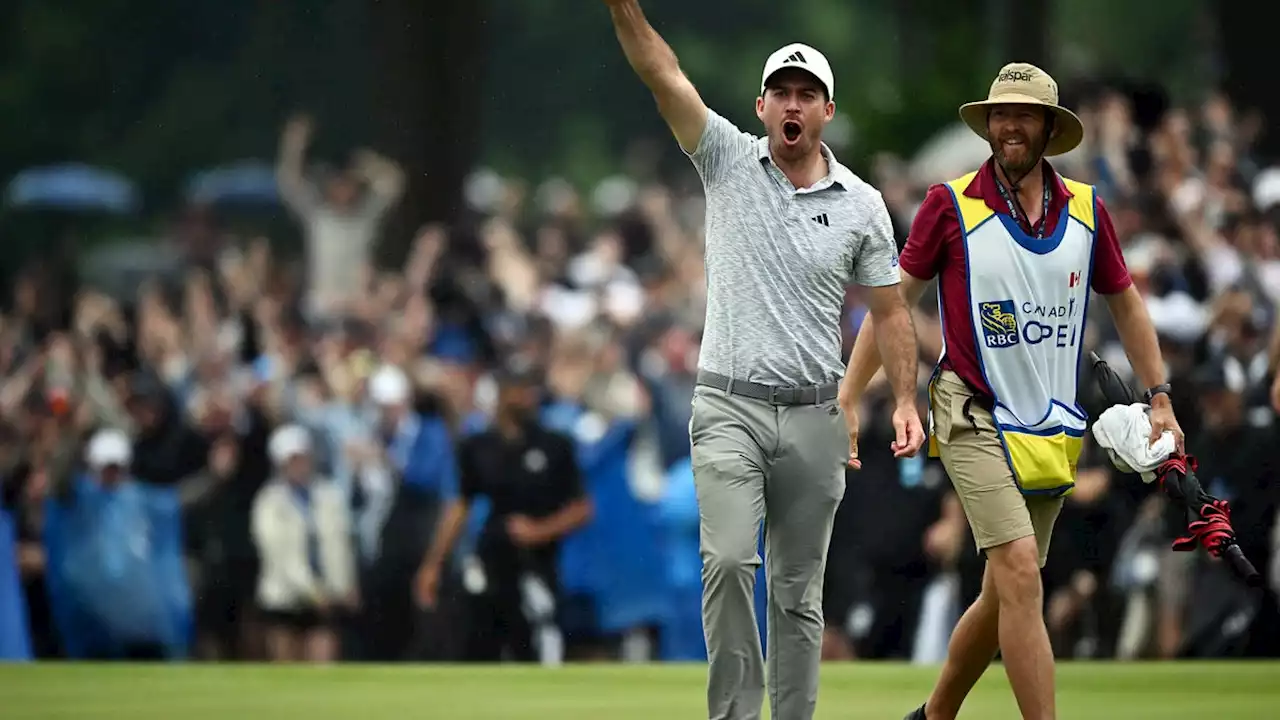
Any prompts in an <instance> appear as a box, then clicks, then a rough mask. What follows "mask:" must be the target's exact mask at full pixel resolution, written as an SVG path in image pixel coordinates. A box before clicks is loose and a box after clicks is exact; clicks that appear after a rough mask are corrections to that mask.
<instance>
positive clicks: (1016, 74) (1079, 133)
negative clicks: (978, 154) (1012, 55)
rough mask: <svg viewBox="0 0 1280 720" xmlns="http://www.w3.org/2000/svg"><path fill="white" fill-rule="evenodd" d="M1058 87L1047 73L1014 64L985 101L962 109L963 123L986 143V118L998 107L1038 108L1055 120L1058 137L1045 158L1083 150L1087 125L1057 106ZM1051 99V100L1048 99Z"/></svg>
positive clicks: (1051, 141) (1051, 142) (1047, 146)
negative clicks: (1050, 113)
mask: <svg viewBox="0 0 1280 720" xmlns="http://www.w3.org/2000/svg"><path fill="white" fill-rule="evenodd" d="M1057 97H1058V86H1057V84H1056V83H1054V81H1053V78H1051V77H1050V76H1049V75H1048V73H1045V72H1044V71H1042V70H1040V69H1039V68H1036V67H1034V66H1031V65H1025V64H1022V63H1012V64H1010V65H1006V66H1005V67H1003V68H1001V70H1000V73H999V75H997V76H996V79H995V82H993V83H992V84H991V91H990V92H989V93H988V95H987V99H986V100H979V101H978V102H971V103H965V104H964V105H961V106H960V119H961V120H963V121H964V123H965V125H968V126H969V129H970V130H973V131H974V132H975V133H977V134H978V136H979V137H981V138H982V139H984V140H987V139H988V137H987V115H988V114H989V113H990V112H991V108H992V107H993V106H996V105H1035V106H1039V107H1043V108H1045V109H1047V110H1049V111H1050V112H1052V113H1053V114H1054V116H1055V121H1054V127H1055V129H1056V130H1057V134H1056V135H1054V136H1053V137H1052V138H1050V139H1049V142H1048V144H1047V145H1046V146H1045V150H1044V154H1045V156H1046V157H1047V156H1053V155H1062V154H1064V153H1068V152H1071V151H1072V150H1074V149H1076V148H1077V147H1079V146H1080V143H1081V142H1082V141H1083V140H1084V124H1083V123H1081V122H1080V118H1079V117H1077V116H1076V114H1075V113H1073V112H1071V111H1070V110H1068V109H1066V108H1064V107H1062V106H1061V105H1059V104H1058V103H1057ZM1047 98H1052V99H1047Z"/></svg>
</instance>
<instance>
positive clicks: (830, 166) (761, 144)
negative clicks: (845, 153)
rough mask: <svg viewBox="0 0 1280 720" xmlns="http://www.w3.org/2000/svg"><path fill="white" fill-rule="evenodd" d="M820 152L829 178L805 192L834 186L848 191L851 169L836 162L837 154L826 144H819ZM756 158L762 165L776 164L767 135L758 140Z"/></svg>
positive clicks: (823, 179)
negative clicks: (770, 152)
mask: <svg viewBox="0 0 1280 720" xmlns="http://www.w3.org/2000/svg"><path fill="white" fill-rule="evenodd" d="M818 150H819V152H821V153H822V156H823V157H825V158H826V159H827V176H826V177H824V178H822V179H821V180H819V181H818V182H816V183H814V184H813V186H812V187H809V188H807V189H805V192H814V191H816V190H823V189H825V188H827V187H832V186H838V187H839V188H840V189H841V190H848V189H849V188H850V187H851V185H852V183H851V182H850V181H851V180H852V175H853V173H851V172H850V171H849V168H846V167H845V166H844V165H841V164H840V161H839V160H836V154H835V153H833V152H831V148H830V147H829V146H828V145H827V144H826V143H824V142H819V143H818ZM756 157H758V158H759V159H760V162H761V163H762V164H769V165H772V164H774V163H773V156H772V155H770V154H769V137H768V136H767V135H766V136H765V137H762V138H760V139H758V140H756ZM775 167H776V165H775Z"/></svg>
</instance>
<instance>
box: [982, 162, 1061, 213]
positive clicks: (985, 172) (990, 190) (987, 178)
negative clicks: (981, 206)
mask: <svg viewBox="0 0 1280 720" xmlns="http://www.w3.org/2000/svg"><path fill="white" fill-rule="evenodd" d="M1044 165H1045V167H1046V168H1048V170H1049V174H1050V175H1051V176H1052V177H1053V185H1052V187H1051V188H1050V189H1051V190H1052V193H1053V194H1052V196H1051V198H1052V199H1051V202H1052V203H1053V205H1055V206H1062V205H1066V204H1067V202H1068V201H1069V200H1070V199H1071V198H1072V197H1074V195H1072V193H1071V191H1070V190H1069V189H1067V184H1066V183H1064V182H1062V176H1061V175H1059V174H1058V172H1057V171H1056V170H1054V169H1053V166H1052V165H1050V164H1049V161H1048V160H1045V161H1044ZM964 195H965V197H971V198H974V199H975V200H984V201H986V203H987V207H989V208H991V209H992V210H995V211H996V212H1001V213H1008V212H1009V205H1008V203H1006V202H1005V201H1004V198H1002V197H1001V196H1000V189H999V188H998V187H997V186H996V160H995V158H994V157H992V158H989V159H988V160H987V161H986V162H985V163H983V164H982V167H980V168H978V174H977V175H975V176H974V177H973V180H970V181H969V185H968V187H966V188H965V189H964Z"/></svg>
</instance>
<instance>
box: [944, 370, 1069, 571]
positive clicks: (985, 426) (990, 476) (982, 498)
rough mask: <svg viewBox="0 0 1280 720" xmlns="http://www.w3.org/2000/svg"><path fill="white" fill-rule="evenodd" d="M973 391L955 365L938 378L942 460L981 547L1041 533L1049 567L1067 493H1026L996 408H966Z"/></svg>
mask: <svg viewBox="0 0 1280 720" xmlns="http://www.w3.org/2000/svg"><path fill="white" fill-rule="evenodd" d="M972 397H973V392H972V391H971V390H970V389H969V387H968V386H967V385H965V384H964V381H962V380H961V379H960V377H959V376H958V375H956V374H955V373H953V372H951V371H947V370H944V371H943V372H941V373H940V374H939V376H938V378H937V380H935V381H934V385H933V404H932V409H933V432H934V435H935V436H936V439H937V442H938V454H939V455H940V456H941V458H942V466H943V467H944V468H946V470H947V475H948V476H950V478H951V484H952V485H953V486H954V487H955V489H956V496H957V497H959V499H960V505H961V506H962V507H964V514H965V516H966V517H968V519H969V529H970V530H971V531H972V532H973V539H974V541H975V542H976V543H977V545H978V549H979V550H986V549H988V548H993V547H997V546H999V545H1004V544H1006V543H1010V542H1013V541H1014V540H1018V539H1020V538H1024V537H1029V536H1035V539H1036V546H1037V548H1039V551H1040V567H1044V563H1045V559H1046V558H1047V557H1048V556H1049V538H1050V536H1051V535H1052V534H1053V524H1054V522H1055V521H1056V520H1057V519H1058V512H1059V511H1060V510H1061V509H1062V502H1063V499H1062V498H1061V497H1056V498H1047V497H1036V496H1034V495H1033V496H1027V495H1023V494H1022V491H1021V490H1019V489H1018V486H1017V484H1016V483H1015V482H1014V480H1013V470H1012V469H1011V468H1010V467H1009V461H1008V459H1007V458H1006V457H1005V453H1004V445H1002V444H1001V443H1000V438H999V436H998V435H997V434H996V427H995V421H994V420H993V419H992V417H991V413H990V412H989V411H987V410H985V409H983V408H981V407H979V406H978V404H977V403H976V402H970V403H968V406H969V407H968V408H967V409H966V408H965V405H966V402H965V401H966V400H969V399H971V398H972ZM966 410H967V414H966Z"/></svg>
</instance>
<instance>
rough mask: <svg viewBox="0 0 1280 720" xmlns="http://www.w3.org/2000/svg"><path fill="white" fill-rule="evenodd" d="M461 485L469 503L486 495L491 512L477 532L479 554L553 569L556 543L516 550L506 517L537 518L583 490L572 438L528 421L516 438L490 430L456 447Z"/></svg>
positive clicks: (493, 562) (492, 563) (490, 562)
mask: <svg viewBox="0 0 1280 720" xmlns="http://www.w3.org/2000/svg"><path fill="white" fill-rule="evenodd" d="M458 466H459V471H460V473H459V474H460V478H459V485H460V491H461V493H462V496H463V498H465V499H466V500H467V501H468V502H472V501H474V500H475V499H476V498H477V497H482V496H483V497H485V498H488V500H489V502H490V510H489V517H488V520H487V522H486V523H485V526H484V529H483V530H482V531H481V535H480V541H479V547H478V548H477V550H478V553H479V555H480V557H481V558H482V559H483V561H484V562H485V564H486V565H487V566H489V567H491V568H493V567H496V566H498V565H502V566H505V567H512V568H515V567H525V566H527V565H529V564H531V563H532V564H533V565H534V566H535V567H536V568H537V569H538V570H546V571H549V572H550V571H553V569H554V567H555V558H556V550H557V545H558V544H557V543H550V544H548V545H543V546H540V547H536V548H528V549H524V550H522V549H520V548H517V547H516V545H515V544H514V543H513V542H512V541H511V538H510V536H509V535H508V534H507V529H506V523H507V519H508V518H510V517H511V516H513V515H527V516H529V517H531V518H534V519H541V518H545V517H548V516H550V515H553V514H555V513H556V512H559V511H560V510H561V509H563V508H564V507H566V506H567V505H568V504H569V503H571V502H573V501H574V500H578V499H580V498H582V497H584V496H585V495H586V492H585V489H584V487H583V481H582V474H581V471H580V469H579V467H578V462H577V457H576V455H575V450H574V443H573V440H572V439H570V438H569V437H567V436H565V435H563V434H561V433H558V432H553V431H551V430H548V429H546V428H543V427H541V426H538V425H536V424H531V425H529V426H528V427H527V428H526V429H525V431H524V432H523V433H522V434H521V435H520V436H519V437H517V438H507V437H505V436H503V435H502V434H501V433H500V432H498V431H497V430H496V429H490V430H487V431H485V432H483V433H479V434H476V435H473V436H471V437H468V438H467V439H465V440H463V441H462V443H461V444H460V445H459V448H458Z"/></svg>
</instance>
